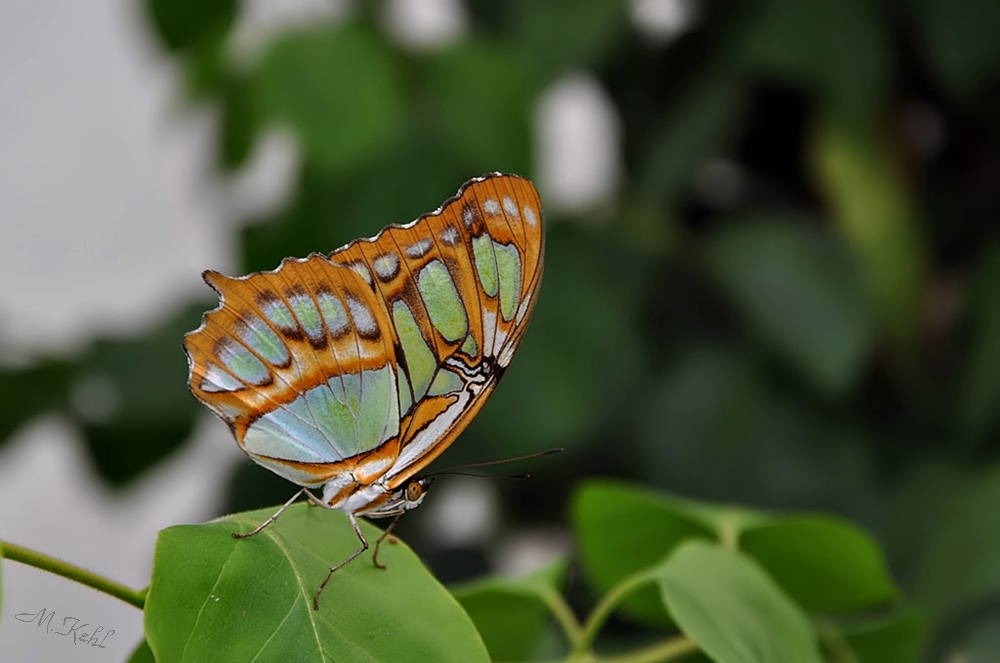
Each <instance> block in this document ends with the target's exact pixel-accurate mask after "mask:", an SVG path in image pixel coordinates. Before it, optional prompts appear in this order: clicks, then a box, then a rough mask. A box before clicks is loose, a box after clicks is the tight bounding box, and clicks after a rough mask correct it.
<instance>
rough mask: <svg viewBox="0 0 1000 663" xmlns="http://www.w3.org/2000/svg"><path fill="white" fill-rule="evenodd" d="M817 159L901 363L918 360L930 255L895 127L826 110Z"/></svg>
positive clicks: (816, 138) (815, 145) (817, 136)
mask: <svg viewBox="0 0 1000 663" xmlns="http://www.w3.org/2000/svg"><path fill="white" fill-rule="evenodd" d="M811 153H812V160H813V167H814V169H815V171H816V173H817V175H818V179H819V181H820V186H821V188H822V189H823V190H824V193H825V194H826V196H827V198H828V200H829V202H830V206H831V207H832V208H833V212H834V216H835V220H836V222H837V228H838V230H839V231H840V233H841V234H842V235H843V237H844V238H845V240H846V242H847V245H848V246H849V247H850V248H851V251H852V253H853V254H854V255H855V257H856V258H857V260H858V263H859V265H860V267H861V274H862V278H863V280H864V283H865V289H866V294H867V295H868V299H869V301H870V302H871V303H872V304H873V305H874V310H875V311H876V313H877V315H878V316H879V317H880V322H881V326H882V328H883V329H884V330H885V332H886V333H887V335H888V337H889V339H890V340H891V341H892V342H893V344H894V346H895V350H896V352H897V357H898V359H902V360H903V361H902V363H904V364H905V363H906V362H908V361H912V360H913V359H914V353H915V352H916V349H917V348H916V341H917V338H916V332H917V330H919V329H920V328H921V327H920V324H919V315H920V301H921V294H922V292H923V283H924V272H925V269H926V264H925V262H926V258H925V255H924V250H925V249H924V244H923V238H922V236H921V231H920V227H919V224H918V217H917V212H916V206H915V203H914V201H913V198H912V194H911V192H910V190H909V187H908V186H907V183H906V182H905V181H904V179H903V175H902V173H901V170H900V166H899V164H898V163H897V162H896V161H895V148H894V146H893V143H892V140H891V138H890V134H889V131H888V128H886V127H881V126H878V123H877V122H876V121H874V120H860V121H859V120H856V119H849V118H847V117H844V116H837V115H827V116H825V117H822V118H821V121H820V122H819V123H818V124H817V129H816V131H815V132H814V133H813V137H812V149H811Z"/></svg>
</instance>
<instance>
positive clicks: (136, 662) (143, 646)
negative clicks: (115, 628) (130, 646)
mask: <svg viewBox="0 0 1000 663" xmlns="http://www.w3.org/2000/svg"><path fill="white" fill-rule="evenodd" d="M128 663H156V659H155V658H154V657H153V650H152V649H150V648H149V643H148V642H146V641H145V640H143V641H142V642H140V643H139V646H138V647H136V648H135V651H133V652H132V655H131V656H129V657H128Z"/></svg>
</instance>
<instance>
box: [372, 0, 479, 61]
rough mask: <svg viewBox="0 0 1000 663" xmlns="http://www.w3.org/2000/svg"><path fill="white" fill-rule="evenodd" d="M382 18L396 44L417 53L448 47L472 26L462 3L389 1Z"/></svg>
mask: <svg viewBox="0 0 1000 663" xmlns="http://www.w3.org/2000/svg"><path fill="white" fill-rule="evenodd" d="M382 18H383V24H384V25H385V28H386V30H387V31H388V32H389V34H390V35H392V37H393V38H394V39H395V40H396V41H397V42H399V43H400V44H402V45H403V46H407V47H409V48H412V49H415V50H426V49H433V48H440V47H443V46H446V45H448V44H450V43H451V42H453V41H455V40H456V39H458V38H460V37H461V36H462V35H464V34H465V31H466V29H467V28H468V24H469V19H468V16H466V13H465V7H464V5H463V4H462V3H461V1H460V0H388V1H387V2H386V3H385V11H384V14H383V16H382Z"/></svg>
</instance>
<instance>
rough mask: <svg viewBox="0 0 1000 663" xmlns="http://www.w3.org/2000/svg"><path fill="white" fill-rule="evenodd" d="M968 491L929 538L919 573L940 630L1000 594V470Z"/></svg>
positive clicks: (969, 484) (919, 586) (921, 591)
mask: <svg viewBox="0 0 1000 663" xmlns="http://www.w3.org/2000/svg"><path fill="white" fill-rule="evenodd" d="M965 486H966V487H965V489H964V490H963V491H961V493H960V494H959V495H957V496H955V497H954V498H952V500H951V501H950V503H949V504H948V507H947V509H946V510H945V512H944V513H943V514H942V517H941V518H940V520H939V522H940V523H941V524H940V526H939V527H937V528H935V530H933V531H931V532H930V533H929V538H930V543H929V544H928V546H927V550H926V552H925V554H924V557H923V560H922V564H921V565H920V570H919V571H918V573H917V583H916V591H915V594H916V597H917V598H918V599H920V601H921V603H922V604H923V605H925V606H926V607H927V609H928V611H929V613H930V617H931V619H932V622H933V623H935V624H936V625H940V624H941V623H942V622H945V621H946V620H948V619H957V618H959V617H963V611H964V610H967V609H970V608H972V607H975V606H979V609H982V602H985V601H987V600H992V599H993V597H995V596H996V595H997V593H1000V509H997V505H998V504H1000V466H997V465H993V466H992V467H991V468H990V469H989V470H987V471H986V472H984V473H983V474H981V475H980V476H979V477H978V478H972V477H970V478H969V479H966V481H965ZM963 618H964V617H963Z"/></svg>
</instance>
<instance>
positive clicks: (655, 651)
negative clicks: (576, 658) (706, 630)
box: [595, 635, 698, 663]
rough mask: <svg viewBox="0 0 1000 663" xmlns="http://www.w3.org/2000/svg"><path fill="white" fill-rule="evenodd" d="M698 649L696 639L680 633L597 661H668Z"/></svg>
mask: <svg viewBox="0 0 1000 663" xmlns="http://www.w3.org/2000/svg"><path fill="white" fill-rule="evenodd" d="M696 651H698V645H697V644H695V642H694V640H692V639H691V638H689V637H687V636H685V635H678V636H676V637H673V638H669V639H667V640H664V641H663V642H659V643H657V644H655V645H652V646H650V647H646V648H645V649H640V650H639V651H636V652H632V653H631V654H622V655H620V656H610V657H607V658H600V657H599V658H597V659H595V661H599V662H600V663H667V661H673V660H676V659H678V658H680V657H682V656H686V655H688V654H690V653H692V652H696Z"/></svg>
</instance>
